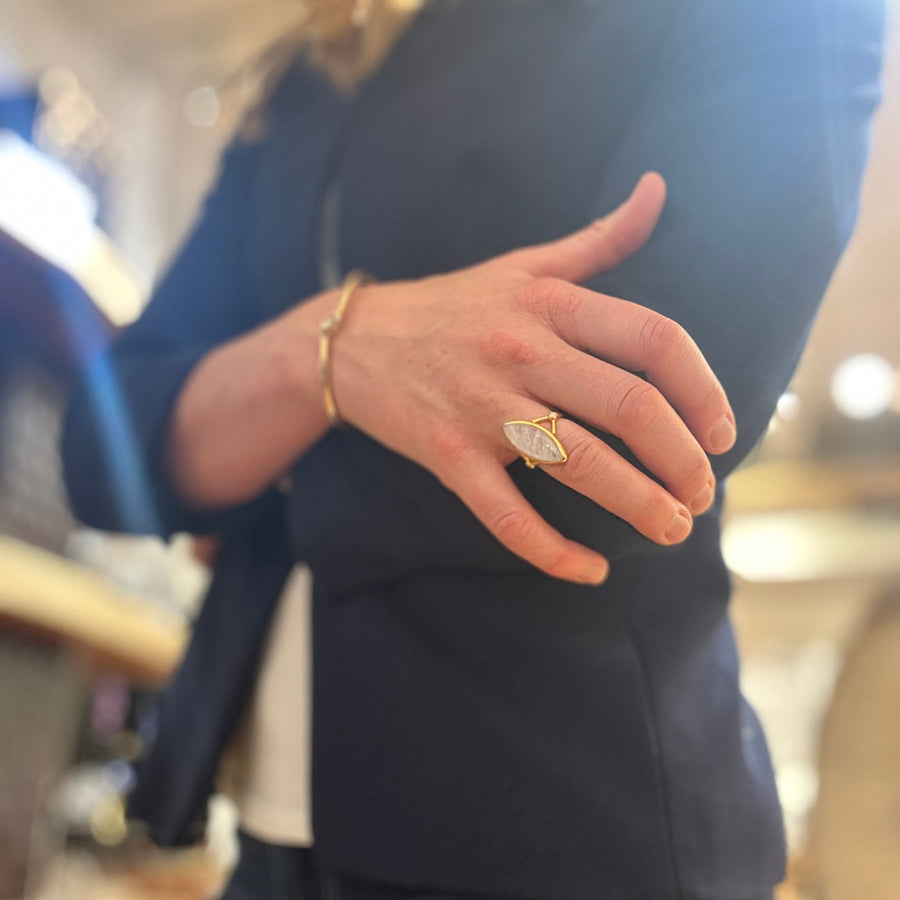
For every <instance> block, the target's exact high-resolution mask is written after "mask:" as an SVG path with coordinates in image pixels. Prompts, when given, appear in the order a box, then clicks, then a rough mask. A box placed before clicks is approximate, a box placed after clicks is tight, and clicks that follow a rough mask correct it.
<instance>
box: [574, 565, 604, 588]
mask: <svg viewBox="0 0 900 900" xmlns="http://www.w3.org/2000/svg"><path fill="white" fill-rule="evenodd" d="M607 575H609V566H607V565H604V564H603V563H592V564H591V565H589V566H588V567H587V568H586V569H582V571H581V574H580V575H579V576H578V577H579V578H580V579H581V581H583V582H584V583H585V584H603V582H604V581H606V577H607Z"/></svg>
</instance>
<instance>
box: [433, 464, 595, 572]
mask: <svg viewBox="0 0 900 900" xmlns="http://www.w3.org/2000/svg"><path fill="white" fill-rule="evenodd" d="M445 483H446V484H447V485H448V487H450V488H451V490H453V491H454V492H455V493H456V494H457V495H458V496H459V497H460V499H461V500H462V501H463V502H464V503H465V504H466V506H468V507H469V509H470V510H471V511H472V512H473V513H474V514H475V516H476V517H477V518H478V519H479V521H480V522H481V523H482V524H483V525H484V526H485V527H486V528H487V529H488V531H490V532H491V534H493V535H494V537H496V538H497V540H498V541H500V543H501V544H503V546H504V547H506V548H507V549H508V550H511V551H512V552H513V553H515V554H516V555H517V556H520V557H522V559H524V560H526V561H527V562H529V563H531V564H532V565H534V566H536V567H537V568H538V569H540V570H541V571H543V572H545V573H546V574H547V575H551V576H553V577H554V578H562V579H565V580H567V581H575V582H579V583H581V584H600V583H601V582H603V581H605V580H606V577H607V575H608V574H609V563H608V562H607V561H606V559H605V558H604V557H603V556H601V555H600V554H599V553H595V552H594V551H593V550H589V549H588V548H587V547H584V546H582V545H581V544H578V543H576V542H575V541H570V540H568V539H567V538H564V537H563V536H562V535H561V534H560V533H559V532H558V531H557V530H556V529H555V528H553V527H552V526H551V525H549V524H548V523H547V522H546V521H545V520H544V519H543V518H541V516H540V515H538V513H537V512H536V511H535V509H534V507H533V506H531V504H530V503H529V502H528V501H527V500H526V499H525V498H524V497H523V496H522V494H521V492H520V491H519V489H518V488H517V487H516V486H515V484H514V483H513V481H512V479H511V478H510V477H509V473H508V472H507V471H506V469H505V468H503V466H502V465H501V464H500V463H499V462H498V461H497V460H496V459H494V458H492V457H491V456H490V455H489V454H487V453H485V454H478V455H473V456H472V457H471V462H466V463H465V464H463V465H461V466H459V467H457V469H456V471H455V472H454V474H453V477H452V483H451V482H450V481H445Z"/></svg>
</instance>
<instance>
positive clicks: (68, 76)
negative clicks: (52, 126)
mask: <svg viewBox="0 0 900 900" xmlns="http://www.w3.org/2000/svg"><path fill="white" fill-rule="evenodd" d="M79 89H80V85H79V83H78V76H77V75H76V74H75V73H74V72H73V71H72V70H71V69H67V68H65V66H53V67H52V68H49V69H47V71H46V72H44V73H43V75H41V78H40V81H38V94H40V98H41V100H42V101H43V102H44V104H45V105H46V106H53V105H54V104H56V103H59V101H60V100H61V99H62V98H63V97H65V96H66V95H67V94H73V93H76V92H77V91H78V90H79Z"/></svg>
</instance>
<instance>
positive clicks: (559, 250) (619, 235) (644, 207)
mask: <svg viewBox="0 0 900 900" xmlns="http://www.w3.org/2000/svg"><path fill="white" fill-rule="evenodd" d="M665 200H666V183H665V181H663V178H662V176H661V175H659V174H657V173H656V172H648V173H646V174H645V175H643V176H642V177H641V179H640V180H639V181H638V183H637V185H636V186H635V188H634V190H633V191H632V192H631V196H630V197H629V198H628V199H627V200H626V201H625V202H624V203H622V204H621V205H620V206H618V207H617V208H616V209H615V210H613V211H612V212H611V213H609V214H608V215H606V216H604V217H603V218H602V219H597V220H596V221H595V222H592V223H591V224H590V225H588V226H586V227H585V228H581V229H579V230H578V231H576V232H573V233H572V234H570V235H567V236H566V237H563V238H560V239H559V240H556V241H551V242H549V243H546V244H538V245H536V246H533V247H525V248H523V249H521V250H516V251H514V252H513V253H509V254H507V255H506V257H505V259H507V260H508V261H510V262H512V263H513V264H514V265H516V266H518V267H520V268H523V269H525V271H527V272H528V273H529V274H531V275H533V276H535V277H542V276H551V277H555V278H562V279H564V280H565V281H572V282H581V281H586V280H587V279H588V278H591V277H592V276H594V275H598V274H600V273H601V272H606V271H608V270H609V269H612V268H615V267H616V266H617V265H619V263H621V262H622V261H623V260H625V259H627V258H628V257H629V256H631V255H632V254H633V253H635V252H637V251H638V250H639V249H640V248H641V247H643V246H644V244H645V243H646V242H647V240H648V239H649V237H650V235H651V234H652V233H653V230H654V228H656V223H657V221H658V220H659V216H660V213H661V212H662V208H663V205H664V204H665Z"/></svg>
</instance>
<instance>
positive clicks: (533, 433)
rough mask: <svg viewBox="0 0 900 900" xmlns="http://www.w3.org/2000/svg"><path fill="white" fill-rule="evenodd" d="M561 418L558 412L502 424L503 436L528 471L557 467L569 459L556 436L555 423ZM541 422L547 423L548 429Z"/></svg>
mask: <svg viewBox="0 0 900 900" xmlns="http://www.w3.org/2000/svg"><path fill="white" fill-rule="evenodd" d="M561 418H562V416H561V415H560V414H559V413H558V412H551V413H548V414H547V415H546V416H539V417H538V418H537V419H513V420H512V421H510V422H504V423H503V434H504V435H506V439H507V440H508V441H509V442H510V443H511V444H512V445H513V447H515V448H516V450H517V451H518V453H519V455H520V456H521V457H522V459H524V460H525V465H526V466H528V468H529V469H533V468H534V467H535V466H558V465H559V464H560V463H564V462H565V461H566V460H567V459H568V458H569V455H568V454H567V453H566V448H565V447H563V445H562V444H561V443H560V440H559V438H558V437H557V436H556V422H557V420H558V419H561ZM542 422H548V423H549V426H550V427H549V428H546V427H544V425H542V424H541V423H542Z"/></svg>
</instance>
